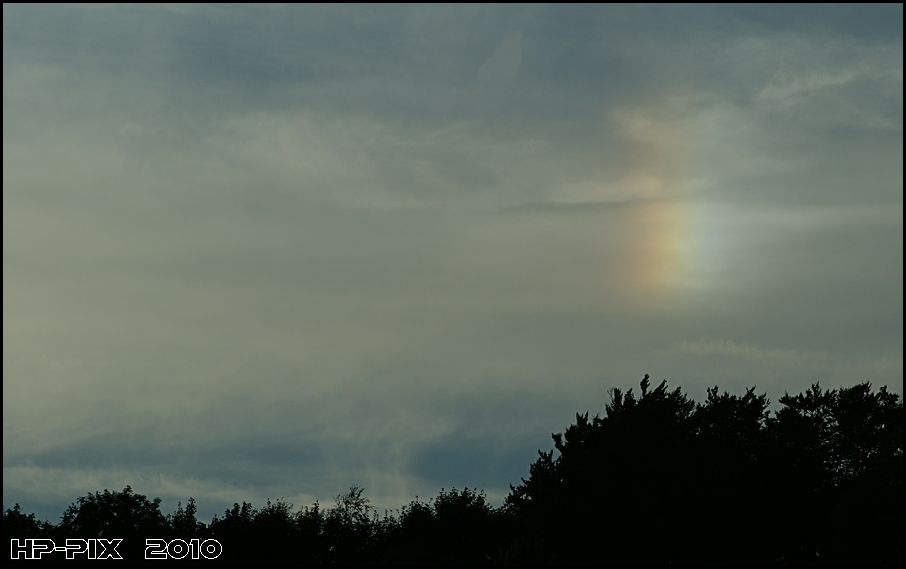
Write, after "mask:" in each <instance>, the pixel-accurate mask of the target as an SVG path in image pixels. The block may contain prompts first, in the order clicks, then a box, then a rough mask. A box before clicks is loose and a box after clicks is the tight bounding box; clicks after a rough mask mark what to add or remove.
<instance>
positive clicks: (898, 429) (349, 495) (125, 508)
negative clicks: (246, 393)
mask: <svg viewBox="0 0 906 569" xmlns="http://www.w3.org/2000/svg"><path fill="white" fill-rule="evenodd" d="M609 394H610V401H609V402H608V403H606V404H605V413H604V416H603V417H601V416H594V417H592V418H589V416H588V413H584V414H576V421H575V424H573V425H570V426H569V427H568V428H567V429H566V431H565V432H563V433H554V434H552V439H553V446H554V448H553V449H551V450H549V451H546V452H545V451H540V450H539V451H538V454H539V456H538V459H537V460H536V461H535V462H534V463H533V464H531V465H530V468H529V477H528V479H523V480H522V482H521V483H520V484H519V485H518V486H515V487H514V486H511V487H510V488H511V492H510V494H509V496H508V497H507V498H506V503H505V504H504V506H503V507H500V508H493V507H491V506H490V505H489V504H488V503H487V500H486V498H485V495H484V493H483V492H480V491H478V490H477V489H469V488H465V489H464V490H457V489H455V488H453V489H451V490H449V491H448V490H445V489H441V491H440V493H439V494H438V496H437V497H436V498H431V499H429V500H428V501H427V502H423V501H419V500H418V499H417V498H416V500H415V501H413V502H411V503H410V504H408V505H407V506H403V507H402V508H401V509H400V510H397V511H396V512H395V513H388V512H384V516H383V517H380V516H378V513H377V512H376V510H375V508H374V507H373V506H372V505H371V502H370V501H369V499H368V498H367V497H365V493H364V489H363V488H361V487H359V486H356V485H353V486H351V487H350V488H349V490H348V491H346V492H343V493H340V494H338V495H337V496H336V499H335V503H334V505H333V506H332V507H328V508H322V507H321V505H320V504H319V503H318V502H315V504H313V505H312V506H309V507H303V508H302V509H301V510H299V511H296V512H294V511H293V505H292V504H289V503H287V502H286V501H284V500H282V499H280V500H276V501H274V502H272V501H270V500H268V502H267V505H265V506H264V507H262V508H260V509H256V508H254V507H252V505H251V504H250V503H248V502H242V504H241V505H240V504H239V503H234V504H233V506H232V508H229V509H227V510H226V511H224V514H223V517H218V516H214V519H213V520H212V521H211V523H210V524H207V525H206V524H204V523H202V522H200V521H199V520H198V519H197V517H196V513H197V506H196V504H195V500H194V499H192V498H189V499H188V501H187V502H186V506H185V507H183V505H182V503H181V502H180V503H179V504H178V506H177V508H176V511H175V512H173V513H171V514H169V515H167V516H164V515H163V514H162V513H161V512H160V499H159V498H155V499H154V500H149V499H148V498H147V497H146V496H143V495H141V494H136V493H135V492H133V491H132V488H131V487H129V486H126V487H125V488H124V489H123V491H122V492H110V491H108V490H104V492H103V493H101V492H95V493H94V494H90V493H89V494H88V495H86V496H83V497H81V498H78V499H77V501H76V502H74V503H73V504H72V505H70V506H69V507H68V508H67V509H66V511H65V512H64V513H63V516H62V518H61V521H60V523H59V524H57V525H53V524H51V523H50V522H46V521H39V520H37V519H36V518H35V516H34V514H25V513H24V512H23V511H22V508H21V507H20V506H19V504H16V505H15V507H13V508H11V509H7V510H6V511H5V512H4V513H3V535H4V539H5V540H9V539H11V538H20V539H21V538H51V539H54V540H55V541H57V540H58V541H59V543H60V544H62V543H65V539H66V538H79V537H81V538H109V537H116V538H123V539H124V547H123V548H122V549H121V553H123V556H124V557H125V558H126V559H131V560H137V559H142V558H143V553H144V551H143V549H144V539H145V538H148V537H155V538H163V539H167V540H169V539H173V538H181V539H187V540H188V539H191V538H198V539H199V540H205V539H216V540H219V541H220V542H221V543H222V545H223V550H224V554H223V556H222V557H221V558H218V560H217V563H227V564H236V565H245V564H250V563H257V564H260V563H270V564H292V565H321V564H339V565H356V564H386V565H436V564H441V565H482V564H495V563H496V564H508V565H537V564H595V565H627V564H628V565H637V564H659V565H660V564H710V565H724V564H727V565H731V564H732V565H735V564H759V565H761V564H763V565H790V564H797V565H799V564H822V565H824V564H884V565H902V564H903V509H902V503H903V404H902V402H901V401H900V400H899V397H898V396H897V395H895V394H892V393H889V392H888V391H887V388H886V387H882V388H881V389H880V390H879V391H873V390H872V388H871V384H870V383H868V382H864V383H861V384H858V385H855V386H853V387H847V388H841V389H838V390H830V391H825V390H822V389H821V387H820V386H819V385H817V384H815V385H813V386H811V387H810V388H809V389H808V390H806V391H805V392H804V393H801V394H798V395H795V396H793V395H790V394H784V395H783V396H782V397H781V398H780V399H779V400H778V402H779V403H780V409H779V410H778V411H776V412H775V413H773V414H772V413H770V412H769V411H768V406H769V404H770V401H769V400H768V398H767V394H761V395H759V394H757V393H756V391H755V389H754V388H750V389H747V390H746V391H745V394H743V395H731V394H729V393H726V392H724V393H721V392H720V391H719V390H718V388H717V387H714V388H709V389H708V390H707V398H706V399H705V401H704V402H702V403H695V402H694V401H692V400H691V399H689V397H688V396H687V395H685V394H683V393H682V391H681V390H680V389H679V388H677V389H673V390H668V388H667V382H666V381H662V382H661V383H660V384H659V385H658V386H657V387H655V388H652V386H651V383H650V382H649V378H648V376H647V375H646V376H645V377H644V379H642V381H641V384H640V390H639V395H638V396H636V395H635V394H634V393H633V390H632V389H629V390H627V391H625V392H623V391H622V390H621V389H618V388H614V389H611V390H610V391H609ZM555 454H556V456H555Z"/></svg>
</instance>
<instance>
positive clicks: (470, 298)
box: [3, 5, 903, 521]
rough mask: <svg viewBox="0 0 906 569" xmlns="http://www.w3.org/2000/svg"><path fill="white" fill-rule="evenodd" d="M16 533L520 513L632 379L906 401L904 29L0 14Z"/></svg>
mask: <svg viewBox="0 0 906 569" xmlns="http://www.w3.org/2000/svg"><path fill="white" fill-rule="evenodd" d="M3 41H4V95H3V104H4V125H3V134H4V146H3V152H4V192H3V231H4V255H3V263H4V364H3V365H4V367H3V372H4V500H5V502H4V507H9V506H10V505H11V504H13V503H16V502H19V503H21V504H22V506H23V507H24V508H25V509H26V510H29V511H35V512H37V513H38V514H39V515H40V516H42V517H47V518H51V519H52V520H54V521H55V520H56V517H57V516H59V515H60V513H62V510H63V509H64V508H65V506H67V505H68V504H69V503H70V502H71V501H72V500H74V499H76V498H77V497H78V496H81V495H84V494H85V493H87V492H92V491H95V490H100V489H103V488H111V489H118V488H122V487H124V486H125V485H127V484H131V485H132V486H133V488H135V489H136V491H138V492H142V493H145V494H148V495H152V496H161V497H162V498H163V499H164V507H165V509H166V508H170V509H171V510H172V509H173V508H175V504H176V502H177V501H178V500H182V501H185V500H186V499H187V498H188V496H194V497H195V498H196V500H198V503H199V506H200V508H201V510H200V513H201V514H202V515H203V516H204V517H207V518H210V516H212V515H213V514H215V513H220V512H222V511H223V509H224V508H226V507H228V506H230V505H231V504H232V503H233V502H234V501H242V500H247V501H251V502H253V504H256V505H260V504H262V503H264V501H265V500H266V499H267V498H277V497H281V496H284V497H287V498H289V499H290V501H292V502H294V503H295V504H296V505H297V506H301V505H307V504H310V503H311V502H313V501H314V500H320V501H321V502H322V503H324V502H330V500H331V497H332V496H335V495H336V494H337V493H339V492H341V491H343V490H344V489H346V488H348V487H349V485H350V484H360V485H362V486H364V487H365V488H366V493H367V495H368V496H369V497H370V498H371V499H372V500H373V501H374V503H375V504H376V505H378V506H379V507H381V508H398V507H400V506H402V505H404V504H406V503H408V501H410V500H412V499H413V498H414V497H415V496H416V495H418V496H420V497H426V496H432V495H435V494H436V492H437V491H438V490H439V489H440V488H441V487H447V488H449V487H450V486H454V485H455V486H457V487H463V486H470V487H479V488H484V489H485V490H486V491H487V492H488V496H489V497H490V498H491V499H492V501H495V502H496V503H501V502H502V500H503V498H504V496H505V495H506V493H507V492H508V491H509V484H510V483H515V482H518V480H519V477H520V476H527V474H528V465H529V464H530V463H531V461H533V460H534V459H535V458H536V457H537V450H538V449H539V448H541V449H545V450H546V449H548V448H549V447H550V445H549V442H550V439H549V436H550V433H551V432H556V431H559V430H562V429H563V428H565V427H566V425H567V424H568V422H569V420H570V418H571V417H573V414H574V413H575V412H577V411H585V410H588V411H590V412H592V413H596V412H602V411H603V405H604V403H605V402H606V401H607V389H608V388H610V387H613V386H620V387H624V388H625V387H630V386H632V385H633V384H634V383H635V382H637V381H638V379H639V378H641V377H642V375H643V374H644V373H650V374H651V375H652V376H654V377H664V378H667V379H668V381H669V382H670V384H671V386H682V387H683V389H684V391H685V392H688V393H689V394H690V395H691V396H692V397H693V398H696V399H699V400H700V399H701V398H702V397H703V396H704V394H705V388H706V387H709V386H713V385H714V384H718V385H719V386H720V387H721V388H722V389H727V390H730V391H733V392H739V391H741V390H743V389H745V388H746V387H751V386H752V385H755V386H756V387H757V388H758V389H759V391H766V392H767V393H768V394H769V396H770V397H771V398H772V399H774V400H775V401H776V399H777V398H778V397H779V396H780V395H782V393H783V392H785V391H789V392H791V393H792V392H798V391H800V390H802V389H804V388H806V387H807V386H809V385H810V384H811V383H813V382H815V381H820V382H821V383H822V385H825V386H827V387H829V388H833V387H838V386H840V385H850V384H853V383H855V382H857V381H863V380H866V379H870V380H871V381H872V382H873V383H874V384H875V385H876V386H879V385H882V384H887V385H889V386H890V388H891V389H893V390H894V391H897V392H898V393H901V392H902V328H903V326H902V312H903V311H902V242H903V238H902V228H903V224H902V7H896V6H892V7H885V6H872V7H867V8H866V7H858V8H852V9H850V8H846V7H833V8H812V7H808V6H789V7H788V6H781V7H770V6H765V7H758V6H749V7H746V6H717V7H714V6H697V7H696V6H679V7H670V6H519V5H505V6H446V7H436V6H433V5H432V6H374V7H371V6H369V7H356V8H349V7H343V6H337V7H333V6H322V7H315V6H312V7H309V6H270V7H262V6H223V7H209V6H58V7H56V6H55V7H52V8H51V7H42V6H33V5H4V36H3Z"/></svg>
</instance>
